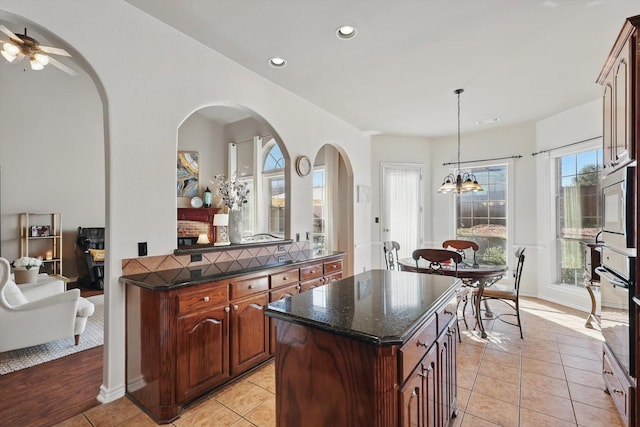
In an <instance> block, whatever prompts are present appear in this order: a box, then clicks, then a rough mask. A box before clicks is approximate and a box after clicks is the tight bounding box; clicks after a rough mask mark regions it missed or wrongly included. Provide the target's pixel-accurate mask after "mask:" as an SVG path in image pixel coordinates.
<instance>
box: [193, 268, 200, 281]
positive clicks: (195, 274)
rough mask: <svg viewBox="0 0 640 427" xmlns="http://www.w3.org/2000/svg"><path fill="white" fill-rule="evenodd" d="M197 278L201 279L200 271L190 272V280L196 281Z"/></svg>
mask: <svg viewBox="0 0 640 427" xmlns="http://www.w3.org/2000/svg"><path fill="white" fill-rule="evenodd" d="M199 277H202V270H200V269H197V270H191V278H192V279H197V278H199Z"/></svg>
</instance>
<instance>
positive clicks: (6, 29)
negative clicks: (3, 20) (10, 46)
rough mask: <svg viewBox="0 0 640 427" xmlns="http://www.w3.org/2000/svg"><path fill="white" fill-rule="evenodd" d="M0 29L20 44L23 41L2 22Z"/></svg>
mask: <svg viewBox="0 0 640 427" xmlns="http://www.w3.org/2000/svg"><path fill="white" fill-rule="evenodd" d="M0 31H2V32H3V33H5V34H6V35H8V36H9V38H10V39H11V40H15V41H17V42H18V43H20V44H22V43H23V41H22V39H21V38H20V37H18V36H16V35H15V34H14V33H13V32H12V31H11V30H10V29H8V28H7V27H5V26H4V25H2V24H0Z"/></svg>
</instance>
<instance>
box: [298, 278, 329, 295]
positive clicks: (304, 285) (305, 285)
mask: <svg viewBox="0 0 640 427" xmlns="http://www.w3.org/2000/svg"><path fill="white" fill-rule="evenodd" d="M322 285H324V278H323V277H319V278H317V279H311V280H306V281H304V282H300V292H306V291H308V290H309V289H313V288H317V287H318V286H322Z"/></svg>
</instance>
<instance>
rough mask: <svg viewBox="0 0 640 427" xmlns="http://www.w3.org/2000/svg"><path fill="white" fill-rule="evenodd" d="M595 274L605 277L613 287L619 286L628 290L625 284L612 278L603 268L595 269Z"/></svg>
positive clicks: (627, 285)
mask: <svg viewBox="0 0 640 427" xmlns="http://www.w3.org/2000/svg"><path fill="white" fill-rule="evenodd" d="M596 273H598V274H599V275H600V276H604V277H606V278H607V280H608V281H609V282H611V284H612V285H613V286H620V287H621V288H625V289H629V284H628V283H627V282H625V281H624V280H620V279H618V278H617V277H615V276H613V275H612V274H611V273H609V270H607V269H605V268H604V267H596Z"/></svg>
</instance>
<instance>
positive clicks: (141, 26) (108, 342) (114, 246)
mask: <svg viewBox="0 0 640 427" xmlns="http://www.w3.org/2000/svg"><path fill="white" fill-rule="evenodd" d="M16 16H17V17H23V18H25V19H27V20H29V21H32V22H34V23H36V24H37V25H40V26H42V27H44V28H45V29H47V30H49V31H50V32H52V33H54V34H55V35H57V36H58V37H59V38H60V39H61V40H64V41H66V42H67V43H68V45H69V46H70V47H71V48H73V49H72V50H74V51H77V52H79V53H80V54H81V55H82V57H83V58H84V59H85V60H86V62H87V63H88V64H90V66H91V67H92V68H93V70H94V72H95V76H96V77H97V79H98V81H99V82H100V83H101V85H102V86H103V87H104V96H103V101H104V102H107V103H108V105H107V104H106V105H107V107H106V108H107V110H106V113H107V129H106V133H107V134H106V136H105V146H106V165H107V169H106V175H107V177H106V183H105V184H106V188H107V192H106V194H107V205H106V217H105V218H106V226H107V261H106V281H105V320H106V325H105V358H104V367H105V374H104V378H103V381H104V382H103V387H102V389H101V393H100V396H99V397H100V399H101V400H103V401H105V400H113V399H115V398H118V397H120V396H122V395H123V393H124V366H125V365H124V336H125V324H124V288H123V285H121V284H120V283H119V282H118V278H119V276H120V275H121V273H122V265H121V262H122V259H123V258H134V257H136V256H137V242H142V241H146V242H148V251H149V255H161V254H166V253H170V252H172V251H173V250H174V249H175V246H176V239H175V228H176V195H175V165H176V148H177V145H176V144H177V143H176V138H177V128H178V126H179V124H180V123H181V122H182V121H183V120H184V119H185V118H186V117H188V116H189V115H190V114H191V113H192V112H193V111H195V110H197V109H199V108H200V107H202V106H207V105H213V104H216V103H234V104H239V105H243V106H246V107H247V108H249V109H250V110H252V111H255V112H256V113H258V114H260V115H261V116H262V117H263V118H264V119H265V120H266V121H267V122H268V123H269V124H270V125H271V126H273V128H274V129H275V130H276V131H277V132H278V134H279V135H280V137H281V139H282V140H283V142H284V143H285V144H286V146H287V148H288V149H289V150H290V151H289V155H290V156H291V158H295V157H296V156H297V155H300V154H306V155H309V157H312V156H313V155H314V154H315V152H317V151H318V149H319V148H320V147H321V146H322V145H324V144H325V143H332V144H333V145H335V146H337V147H339V148H340V149H341V150H342V153H343V156H344V157H345V159H346V160H347V162H348V167H349V172H350V173H351V174H352V177H353V180H354V182H358V183H359V184H366V185H370V165H371V155H370V148H369V147H370V146H369V138H368V137H367V136H365V135H363V133H362V132H360V131H358V130H357V129H355V128H353V127H352V126H350V125H348V124H346V123H345V122H343V121H341V120H339V119H337V118H335V117H334V116H331V115H330V114H328V113H327V112H325V111H323V110H320V109H319V108H317V107H316V106H314V105H312V104H310V103H309V102H307V101H305V100H303V99H301V98H299V97H298V96H296V95H293V94H291V93H289V92H287V91H285V90H283V89H282V88H280V87H278V86H276V85H275V84H273V83H271V82H269V81H266V80H265V79H263V78H262V77H259V76H257V75H255V74H253V73H252V72H250V71H249V70H247V69H246V68H244V67H241V66H239V65H237V64H235V63H233V62H232V61H230V60H229V59H228V58H226V57H224V56H222V55H220V54H217V53H216V52H213V51H211V50H209V49H207V48H205V47H204V46H203V45H202V44H200V43H196V42H195V41H193V40H192V39H190V38H188V37H186V36H185V35H183V34H182V33H179V32H178V31H176V30H173V29H171V28H169V27H167V26H166V25H164V24H162V23H161V22H159V21H157V20H155V19H152V18H151V17H149V16H148V15H146V14H144V13H142V12H140V11H139V10H137V9H135V8H134V7H132V6H131V5H129V4H127V3H124V2H122V1H116V0H112V1H109V2H96V1H90V2H87V1H81V0H60V1H56V2H49V1H44V0H42V1H30V2H25V1H22V0H0V18H2V19H3V20H4V21H5V22H6V21H7V19H9V18H11V19H13V18H16ZM132 40H135V43H133V44H132V42H131V41H132ZM149 58H153V60H152V61H150V60H149ZM26 75H27V76H29V75H31V73H26ZM2 102H3V100H2V99H0V103H2ZM72 124H73V122H69V125H72ZM41 147H43V148H46V147H47V145H46V143H43V144H42V145H41ZM288 173H289V174H291V175H293V168H290V169H289V170H288ZM291 178H292V179H291V189H290V191H291V197H290V199H289V200H291V205H293V206H295V207H296V209H295V210H292V211H291V231H292V232H293V233H295V232H300V233H301V234H303V233H304V232H305V231H306V230H311V229H312V224H311V218H312V179H311V178H310V177H307V178H305V179H300V178H299V177H297V176H291ZM354 182H352V187H353V185H354ZM351 193H353V190H352V189H351ZM3 198H4V195H3ZM287 215H289V212H288V213H287ZM353 216H354V221H353V240H354V241H355V242H361V241H368V240H369V233H370V229H369V225H368V224H369V222H368V221H366V222H365V221H358V219H359V218H360V217H366V216H368V210H367V212H364V211H363V210H362V209H361V208H360V207H357V206H356V207H354V209H353ZM369 256H370V253H369V251H368V250H364V251H359V250H355V251H354V261H353V265H354V269H355V271H361V268H362V265H366V264H368V263H369Z"/></svg>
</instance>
